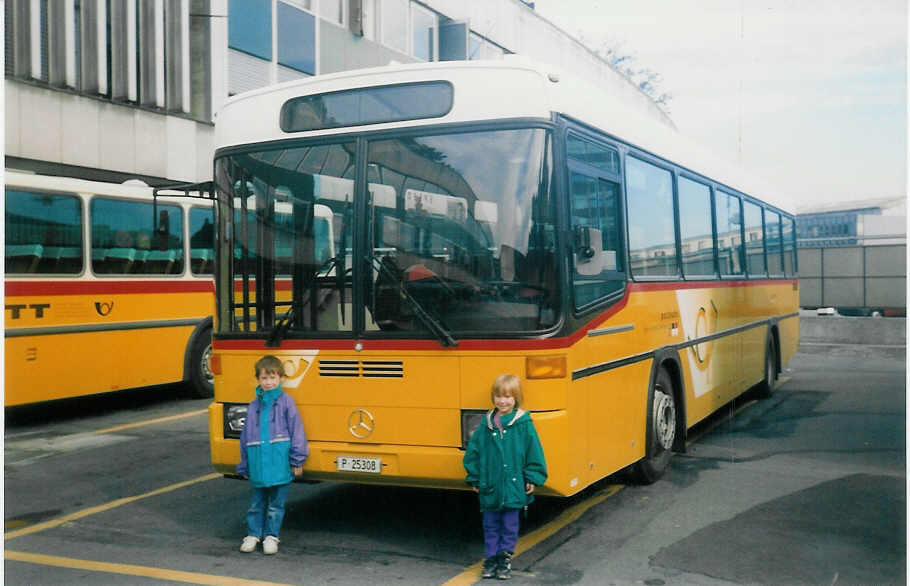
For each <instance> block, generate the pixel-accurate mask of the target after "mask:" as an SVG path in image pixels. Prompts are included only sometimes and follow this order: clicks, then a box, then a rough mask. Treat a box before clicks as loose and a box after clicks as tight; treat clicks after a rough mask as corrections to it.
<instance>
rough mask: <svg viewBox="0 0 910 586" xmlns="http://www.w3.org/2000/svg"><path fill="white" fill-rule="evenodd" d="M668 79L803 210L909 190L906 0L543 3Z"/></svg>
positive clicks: (688, 121)
mask: <svg viewBox="0 0 910 586" xmlns="http://www.w3.org/2000/svg"><path fill="white" fill-rule="evenodd" d="M535 1H536V8H537V12H538V13H539V14H540V15H542V16H544V17H545V18H547V19H549V20H550V21H552V22H553V23H554V24H556V25H558V26H559V27H561V28H563V29H564V30H566V31H567V32H569V33H571V34H573V35H578V34H581V35H583V36H584V38H585V39H586V40H587V41H588V42H589V44H592V45H596V44H599V43H601V42H606V43H609V44H617V43H620V44H621V46H622V48H623V49H624V51H626V52H628V53H630V54H633V55H634V56H635V57H636V59H637V62H638V64H639V65H641V66H644V67H648V68H650V69H652V70H654V71H656V72H658V73H660V74H661V76H662V77H663V81H662V82H661V84H660V89H661V91H666V92H669V93H670V94H672V95H673V98H672V100H671V101H670V104H669V108H670V115H671V117H672V118H673V120H674V121H675V122H676V125H677V127H678V128H679V130H680V131H681V132H682V133H684V134H687V135H689V136H691V137H693V138H695V139H696V140H698V141H699V142H702V143H703V144H704V145H705V146H707V147H708V148H710V149H712V150H714V151H715V152H717V153H719V154H722V155H724V156H726V157H728V158H732V159H739V160H740V161H741V162H742V163H743V165H745V166H746V167H747V168H749V169H750V170H751V171H753V172H755V173H757V174H759V175H762V176H764V177H766V178H767V179H769V180H770V181H772V182H773V183H775V184H777V185H780V186H781V187H782V189H784V190H786V192H787V193H788V194H790V196H791V200H792V202H793V203H792V205H791V208H792V209H794V210H798V209H799V208H802V207H806V206H809V205H812V204H818V203H824V202H828V201H846V200H858V199H865V198H879V197H895V196H900V195H905V194H906V191H907V189H906V188H907V25H908V20H907V3H906V2H905V1H904V0H867V1H864V2H855V1H845V0H740V1H737V0H697V1H695V0H637V1H636V2H628V1H627V0H622V1H620V0H535Z"/></svg>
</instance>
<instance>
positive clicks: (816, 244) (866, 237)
mask: <svg viewBox="0 0 910 586" xmlns="http://www.w3.org/2000/svg"><path fill="white" fill-rule="evenodd" d="M906 237H907V200H906V198H905V197H898V198H880V199H870V200H865V201H855V202H845V203H840V204H832V205H828V206H821V207H815V208H809V209H806V210H803V211H801V212H800V213H798V214H797V216H796V238H797V245H798V246H799V247H800V248H822V247H829V246H856V245H864V244H866V245H872V246H874V245H877V244H895V243H903V242H905V241H906Z"/></svg>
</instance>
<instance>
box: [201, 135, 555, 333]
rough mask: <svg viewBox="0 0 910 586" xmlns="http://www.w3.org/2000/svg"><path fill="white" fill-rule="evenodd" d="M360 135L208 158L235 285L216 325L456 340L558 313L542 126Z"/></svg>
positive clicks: (539, 322) (227, 278) (543, 324)
mask: <svg viewBox="0 0 910 586" xmlns="http://www.w3.org/2000/svg"><path fill="white" fill-rule="evenodd" d="M361 140H362V139H361ZM364 142H365V144H363V143H362V142H361V141H357V140H349V141H348V142H338V143H335V144H326V143H324V142H323V143H320V144H317V145H306V144H302V143H300V142H297V143H293V146H287V143H285V144H284V145H282V147H281V148H277V149H276V148H274V147H272V148H270V149H269V150H261V151H253V152H244V153H242V154H237V153H234V154H230V155H227V156H223V157H219V158H218V159H217V160H216V184H217V191H218V197H219V209H220V210H221V214H220V217H221V218H222V219H221V220H220V221H222V222H225V223H229V224H231V225H230V226H225V228H226V231H225V232H224V233H225V234H232V235H233V236H232V237H231V238H230V239H229V240H230V241H231V242H230V243H228V242H227V241H226V242H225V243H223V244H222V246H223V249H222V256H221V258H222V259H231V260H232V262H229V263H228V262H222V263H221V264H220V267H219V270H220V271H222V274H220V275H219V276H220V278H219V282H220V283H233V287H234V295H233V296H230V295H221V296H220V303H221V307H219V315H220V317H221V319H219V328H220V331H221V333H226V334H230V333H245V332H250V333H251V332H257V333H258V334H259V335H262V336H265V337H269V336H272V335H273V334H275V333H276V332H278V331H280V334H281V335H280V337H295V336H298V337H318V336H330V337H331V336H345V337H348V336H352V337H361V336H364V337H381V336H385V337H399V338H400V337H420V338H424V337H425V338H438V339H440V340H441V341H445V340H449V343H451V341H452V336H454V338H455V339H457V338H458V337H471V336H474V337H490V336H492V335H494V333H495V334H496V335H503V334H504V335H506V336H511V335H516V334H520V333H524V332H540V331H544V330H548V329H551V328H553V327H554V326H555V325H556V323H557V321H558V317H559V314H560V307H559V299H560V294H559V289H558V287H559V285H558V280H557V275H558V271H557V268H556V259H557V253H556V228H555V226H556V220H555V218H556V212H555V205H554V201H553V197H552V194H551V188H550V183H551V180H550V173H551V169H552V164H551V162H550V157H551V154H550V153H551V149H550V146H549V144H550V140H549V133H548V132H547V131H546V130H543V129H532V128H525V129H514V130H489V131H475V132H459V133H450V134H432V135H421V136H414V135H402V136H398V137H394V136H393V137H389V136H388V135H384V136H383V137H382V138H381V139H376V140H368V141H364ZM361 158H364V159H365V160H360V159H361ZM358 169H360V170H361V171H360V172H359V173H358ZM364 171H365V172H364ZM225 212H228V213H225ZM231 248H232V249H233V250H231ZM446 345H448V343H447V344H446Z"/></svg>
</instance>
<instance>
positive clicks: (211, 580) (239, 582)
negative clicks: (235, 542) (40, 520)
mask: <svg viewBox="0 0 910 586" xmlns="http://www.w3.org/2000/svg"><path fill="white" fill-rule="evenodd" d="M3 557H4V558H5V559H7V560H12V561H17V562H26V563H29V564H40V565H43V566H56V567H59V568H73V569H76V570H89V571H92V572H107V573H110V574H124V575H127V576H143V577H145V578H153V579H156V580H170V581H172V582H189V583H190V584H212V585H214V586H289V585H285V584H278V583H276V582H262V581H260V580H244V579H242V578H233V577H231V576H217V575H213V574H200V573H197V572H182V571H180V570H168V569H165V568H153V567H149V566H134V565H130V564H112V563H108V562H93V561H91V560H80V559H75V558H65V557H60V556H55V555H43V554H38V553H25V552H21V551H10V550H8V549H7V550H6V551H5V552H4V554H3Z"/></svg>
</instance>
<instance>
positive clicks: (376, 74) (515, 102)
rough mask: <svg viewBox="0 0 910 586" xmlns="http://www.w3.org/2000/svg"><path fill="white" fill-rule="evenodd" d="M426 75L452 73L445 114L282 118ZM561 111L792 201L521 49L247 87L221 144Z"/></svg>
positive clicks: (235, 101)
mask: <svg viewBox="0 0 910 586" xmlns="http://www.w3.org/2000/svg"><path fill="white" fill-rule="evenodd" d="M424 81H448V82H450V83H451V84H452V85H453V86H454V87H455V88H456V89H455V94H454V99H453V104H452V108H451V110H449V111H448V113H447V114H445V115H444V116H441V117H434V118H425V119H419V120H410V121H407V122H389V123H379V124H369V125H360V126H345V127H342V128H330V129H322V130H313V131H307V132H285V131H283V130H282V129H281V127H280V125H279V112H280V111H281V107H282V105H283V104H284V103H285V102H286V101H287V100H289V99H291V98H297V97H301V96H307V95H312V94H321V93H329V92H337V91H341V90H348V89H356V88H366V87H376V86H387V85H396V84H405V83H414V82H424ZM553 112H558V113H560V114H562V115H565V116H567V117H570V118H572V119H574V120H577V121H578V122H581V123H582V124H585V125H588V126H591V127H592V128H595V129H598V130H600V131H601V132H604V133H606V134H608V135H610V136H612V137H615V138H617V139H619V140H621V141H623V142H625V143H628V144H630V145H632V146H634V147H636V148H638V149H641V150H643V151H646V152H647V153H650V154H652V155H655V156H658V157H660V158H663V159H666V160H668V161H671V162H673V163H675V164H676V165H679V166H681V167H684V168H686V169H688V170H690V171H692V172H694V173H697V174H700V175H703V176H705V177H708V178H710V179H713V180H714V181H717V182H719V183H722V184H724V185H726V186H728V187H730V188H732V189H734V190H737V191H740V192H742V193H746V194H748V195H751V196H753V197H756V198H758V199H760V200H762V201H765V202H767V203H769V204H771V205H774V206H776V207H778V208H779V209H782V210H786V209H788V208H790V207H791V204H790V202H789V201H788V198H787V197H786V196H785V195H784V194H782V193H781V192H780V191H779V190H778V189H775V188H772V187H770V186H769V184H767V183H766V182H763V181H761V180H759V179H758V178H756V177H754V176H750V175H749V174H748V173H747V172H746V171H745V170H744V169H743V168H742V166H741V165H738V164H736V163H732V162H729V161H726V160H724V159H722V158H720V157H718V156H716V155H713V154H712V153H710V152H709V151H707V150H706V149H705V148H704V147H702V146H700V145H698V144H697V143H695V142H694V141H692V140H691V139H688V138H687V137H685V136H683V135H681V134H680V133H679V132H678V131H676V130H675V129H674V128H672V127H670V126H669V125H667V124H666V123H664V122H663V121H662V120H659V119H657V118H655V117H654V116H653V115H652V114H650V113H648V112H646V111H644V110H642V109H641V108H640V107H635V106H634V105H630V104H629V103H628V102H627V101H626V100H624V99H623V97H622V96H619V95H615V94H612V93H610V92H607V91H605V90H604V89H603V88H602V87H598V86H597V85H596V84H594V83H592V82H590V81H588V80H585V79H581V78H579V77H578V76H576V75H574V74H571V73H567V72H565V71H563V70H561V69H559V68H557V67H553V66H549V65H545V64H541V63H539V62H535V61H531V60H528V59H526V58H524V57H520V56H515V55H512V56H508V57H507V58H506V59H503V60H497V61H442V62H430V63H416V64H407V65H390V66H384V67H375V68H370V69H360V70H350V71H344V72H340V73H333V74H327V75H320V76H317V77H312V78H307V79H303V80H296V81H292V82H287V83H283V84H279V85H274V86H269V87H266V88H262V89H258V90H254V91H250V92H245V93H243V94H239V95H237V96H233V97H232V98H230V99H228V101H227V102H226V103H225V105H224V107H223V108H222V109H221V110H220V111H219V112H218V114H217V115H216V118H215V120H216V124H215V148H216V150H217V149H220V148H225V147H230V146H240V145H248V144H254V143H260V142H271V141H278V140H283V139H290V138H304V137H306V138H310V137H319V136H328V135H332V134H341V133H348V132H356V131H374V130H384V129H391V128H401V127H419V126H429V125H437V124H448V123H458V122H484V121H492V120H503V119H517V118H523V119H540V120H550V119H551V115H552V113H553Z"/></svg>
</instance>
